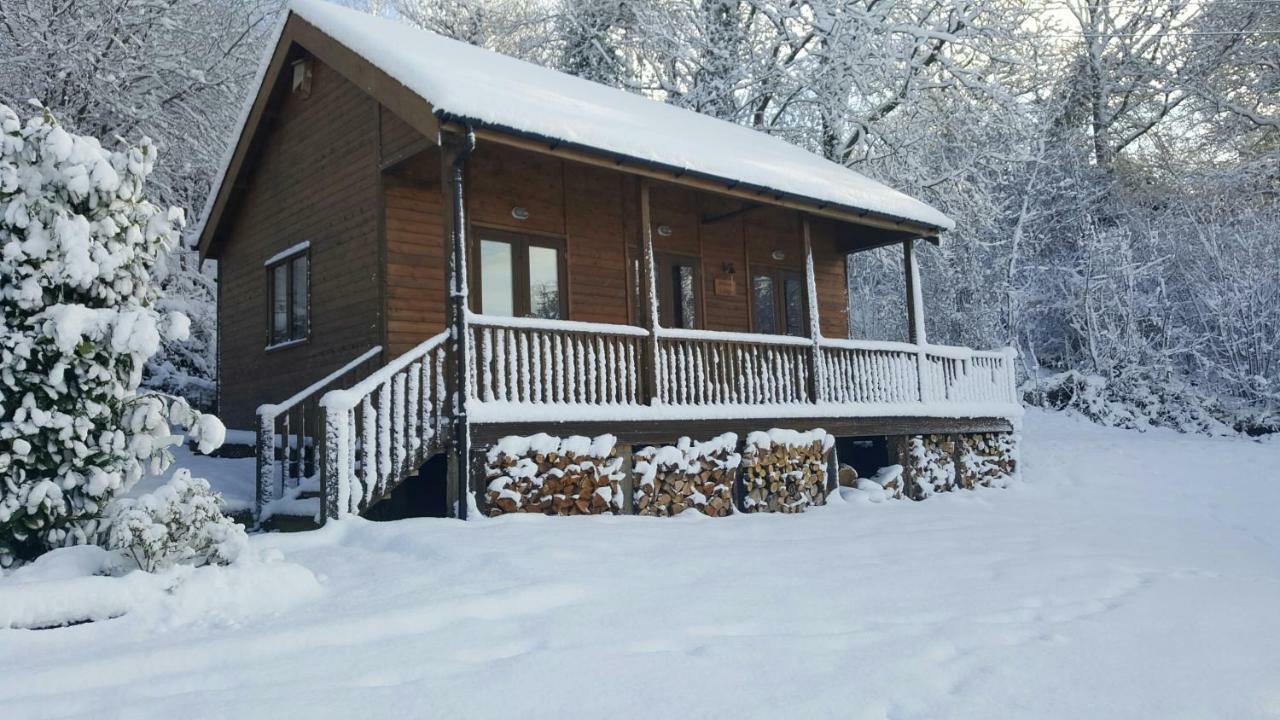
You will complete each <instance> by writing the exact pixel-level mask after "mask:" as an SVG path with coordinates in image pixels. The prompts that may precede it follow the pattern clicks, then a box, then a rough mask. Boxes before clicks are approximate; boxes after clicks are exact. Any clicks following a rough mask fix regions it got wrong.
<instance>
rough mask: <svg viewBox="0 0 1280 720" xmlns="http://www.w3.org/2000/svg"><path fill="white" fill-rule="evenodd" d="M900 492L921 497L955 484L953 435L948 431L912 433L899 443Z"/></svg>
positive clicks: (952, 487)
mask: <svg viewBox="0 0 1280 720" xmlns="http://www.w3.org/2000/svg"><path fill="white" fill-rule="evenodd" d="M899 448H900V449H899V461H900V462H901V464H902V470H903V472H902V479H903V490H902V492H903V495H905V496H907V497H909V498H911V499H912V500H924V499H925V498H927V497H929V496H931V495H934V494H935V493H941V492H950V491H952V490H954V489H955V487H956V463H955V450H956V444H955V439H954V437H953V436H951V435H912V436H909V437H906V438H903V439H902V441H901V443H900V445H899Z"/></svg>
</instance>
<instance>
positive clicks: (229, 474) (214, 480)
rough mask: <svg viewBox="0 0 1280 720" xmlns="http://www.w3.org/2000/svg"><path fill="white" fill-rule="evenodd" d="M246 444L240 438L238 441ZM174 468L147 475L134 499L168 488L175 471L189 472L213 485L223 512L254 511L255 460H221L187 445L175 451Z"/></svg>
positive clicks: (134, 490) (133, 491)
mask: <svg viewBox="0 0 1280 720" xmlns="http://www.w3.org/2000/svg"><path fill="white" fill-rule="evenodd" d="M243 440H246V438H243V437H237V438H236V441H237V442H240V441H243ZM171 451H172V452H173V465H171V466H169V469H168V470H166V471H165V472H163V473H161V474H159V475H147V476H145V477H143V478H142V479H141V480H139V481H138V484H137V485H134V486H133V487H132V488H131V489H130V490H129V495H130V496H131V497H138V496H139V495H142V494H143V493H149V492H151V491H153V490H155V489H156V488H158V487H160V486H161V485H163V484H165V482H166V481H168V480H169V478H171V477H173V473H174V471H175V470H177V469H179V468H186V469H188V470H190V471H191V474H192V475H193V476H195V477H200V478H204V479H205V480H208V481H209V485H210V487H212V488H213V489H214V490H217V491H218V493H219V494H220V495H222V506H223V510H225V511H226V512H227V513H239V512H244V511H246V510H252V509H253V499H254V498H253V494H254V485H253V483H254V479H253V473H254V459H253V458H251V457H248V458H219V457H209V456H207V455H201V454H200V453H197V452H194V451H192V449H191V448H190V446H188V445H186V444H183V445H180V446H176V447H174V448H172V449H171Z"/></svg>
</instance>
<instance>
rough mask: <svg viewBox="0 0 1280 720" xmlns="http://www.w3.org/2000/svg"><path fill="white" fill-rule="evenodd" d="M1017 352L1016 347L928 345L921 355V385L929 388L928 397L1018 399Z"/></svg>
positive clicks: (980, 400) (986, 400)
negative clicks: (968, 347) (978, 347)
mask: <svg viewBox="0 0 1280 720" xmlns="http://www.w3.org/2000/svg"><path fill="white" fill-rule="evenodd" d="M956 350H962V351H963V352H962V353H957V352H955V351H956ZM1013 353H1014V351H1013V350H1012V349H1006V350H1001V351H978V350H968V349H967V348H952V347H941V346H936V345H926V346H924V348H923V350H922V352H921V355H920V357H921V362H922V365H921V371H920V386H921V388H922V389H923V390H924V391H925V396H926V397H925V400H926V401H927V402H972V403H1005V402H1007V403H1016V402H1017V401H1018V397H1017V390H1016V383H1015V378H1014V367H1013V357H1014V355H1013Z"/></svg>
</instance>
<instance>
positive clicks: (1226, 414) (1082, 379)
mask: <svg viewBox="0 0 1280 720" xmlns="http://www.w3.org/2000/svg"><path fill="white" fill-rule="evenodd" d="M1022 396H1023V401H1024V402H1026V403H1027V404H1029V405H1039V406H1042V407H1047V408H1052V409H1054V410H1072V411H1075V412H1078V413H1080V414H1081V415H1083V416H1084V417H1086V418H1088V419H1089V420H1092V421H1093V422H1096V423H1099V424H1102V425H1109V426H1112V427H1119V428H1126V429H1131V430H1133V429H1136V430H1143V429H1146V428H1150V427H1168V428H1173V429H1175V430H1178V431H1181V432H1201V433H1214V434H1217V433H1225V432H1229V431H1231V426H1232V425H1233V424H1235V423H1236V421H1237V420H1238V418H1236V417H1235V415H1234V414H1233V413H1232V411H1231V410H1230V409H1229V408H1227V407H1226V406H1225V405H1224V404H1223V403H1222V401H1220V400H1218V399H1216V398H1212V397H1208V396H1205V395H1203V394H1201V393H1199V392H1196V391H1195V390H1194V389H1193V388H1189V387H1187V386H1186V384H1185V383H1182V382H1180V381H1178V380H1176V379H1174V378H1165V379H1155V378H1152V377H1150V376H1149V375H1148V374H1146V373H1139V372H1134V373H1129V374H1127V375H1126V376H1124V377H1120V378H1117V379H1115V380H1110V381H1108V380H1107V379H1106V378H1104V377H1102V376H1100V375H1086V374H1084V373H1081V372H1077V371H1075V370H1069V371H1067V372H1062V373H1055V374H1053V375H1049V376H1046V377H1042V378H1038V379H1036V380H1032V381H1028V382H1026V383H1024V384H1023V386H1022Z"/></svg>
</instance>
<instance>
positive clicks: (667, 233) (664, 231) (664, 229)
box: [658, 225, 671, 237]
mask: <svg viewBox="0 0 1280 720" xmlns="http://www.w3.org/2000/svg"><path fill="white" fill-rule="evenodd" d="M658 234H659V235H661V236H662V237H671V226H670V225H659V226H658Z"/></svg>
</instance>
